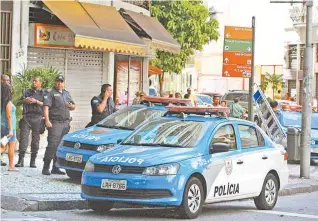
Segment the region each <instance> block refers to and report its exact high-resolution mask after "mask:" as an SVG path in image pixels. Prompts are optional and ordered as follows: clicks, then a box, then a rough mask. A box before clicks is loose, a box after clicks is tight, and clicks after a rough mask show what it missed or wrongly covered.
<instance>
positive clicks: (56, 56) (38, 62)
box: [27, 47, 66, 75]
mask: <svg viewBox="0 0 318 221" xmlns="http://www.w3.org/2000/svg"><path fill="white" fill-rule="evenodd" d="M65 53H66V51H65V50H64V49H51V48H36V47H29V48H28V58H27V60H28V69H30V68H36V67H47V66H52V67H54V68H56V69H57V70H58V71H59V72H60V73H61V74H63V75H64V72H65Z"/></svg>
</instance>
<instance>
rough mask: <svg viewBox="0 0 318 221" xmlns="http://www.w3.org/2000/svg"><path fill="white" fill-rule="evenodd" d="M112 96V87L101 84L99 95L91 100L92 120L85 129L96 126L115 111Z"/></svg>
mask: <svg viewBox="0 0 318 221" xmlns="http://www.w3.org/2000/svg"><path fill="white" fill-rule="evenodd" d="M112 95H113V89H112V86H111V85H110V84H103V85H102V88H101V93H100V95H98V96H94V97H93V98H92V100H91V107H92V119H91V122H90V123H89V124H88V125H87V126H86V127H90V126H92V125H94V124H97V123H98V122H100V121H101V120H103V119H104V118H105V117H107V116H109V115H111V114H112V113H114V112H115V111H116V110H117V109H116V107H115V103H114V101H113V99H112Z"/></svg>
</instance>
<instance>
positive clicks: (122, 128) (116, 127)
mask: <svg viewBox="0 0 318 221" xmlns="http://www.w3.org/2000/svg"><path fill="white" fill-rule="evenodd" d="M96 126H98V127H105V128H113V129H121V130H134V129H131V128H128V127H123V126H105V125H102V124H97V125H96Z"/></svg>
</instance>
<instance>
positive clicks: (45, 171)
mask: <svg viewBox="0 0 318 221" xmlns="http://www.w3.org/2000/svg"><path fill="white" fill-rule="evenodd" d="M50 164H51V161H44V165H43V169H42V174H43V175H51V172H50Z"/></svg>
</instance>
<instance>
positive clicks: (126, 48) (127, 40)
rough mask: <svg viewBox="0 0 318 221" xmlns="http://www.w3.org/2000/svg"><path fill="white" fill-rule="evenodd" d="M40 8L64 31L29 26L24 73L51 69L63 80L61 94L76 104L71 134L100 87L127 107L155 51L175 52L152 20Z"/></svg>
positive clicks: (53, 5)
mask: <svg viewBox="0 0 318 221" xmlns="http://www.w3.org/2000/svg"><path fill="white" fill-rule="evenodd" d="M43 2H44V4H45V5H46V7H47V8H48V9H49V10H50V11H51V12H52V13H54V15H55V16H57V17H58V19H59V20H60V22H62V23H63V24H65V26H62V25H52V24H39V23H32V24H30V27H29V47H28V53H27V54H28V57H27V64H28V68H33V67H43V66H52V67H54V68H56V69H58V70H59V72H60V73H61V74H63V75H65V82H66V83H65V85H66V89H67V90H68V91H69V92H70V93H71V95H72V96H73V99H74V101H75V103H76V104H77V109H76V111H74V112H73V113H72V117H73V122H72V124H71V126H72V130H76V129H78V128H82V127H84V126H85V125H86V124H87V123H88V122H89V121H90V117H91V107H90V100H91V98H92V97H93V96H96V95H98V94H99V93H100V86H101V85H102V84H104V83H110V84H112V85H113V86H114V98H115V99H116V98H118V99H119V100H120V102H121V103H122V104H127V98H128V97H129V103H131V102H132V100H133V98H134V96H135V93H136V92H137V91H139V90H143V91H145V92H147V90H148V66H149V64H148V63H149V59H152V58H154V57H155V51H156V49H160V50H165V51H170V52H172V53H178V52H179V50H180V45H179V44H178V43H177V42H176V41H175V40H174V39H173V38H172V36H171V35H170V34H169V33H168V32H167V31H166V30H165V29H164V28H163V26H162V25H161V24H160V23H159V22H158V21H157V20H155V19H154V18H151V17H148V16H145V15H139V14H138V13H134V12H130V11H124V10H120V11H117V10H116V8H114V7H111V6H103V5H97V4H89V3H83V2H75V1H63V2H61V1H43ZM70 8H72V10H69V9H70ZM109 18H111V19H109ZM137 22H139V23H138V24H137ZM137 26H138V27H141V28H139V29H138V30H137V29H136V27H137Z"/></svg>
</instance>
